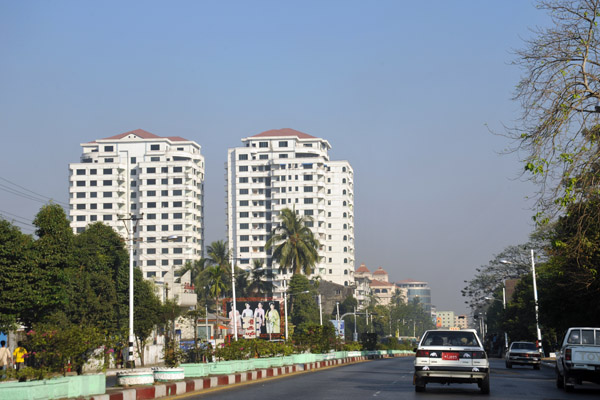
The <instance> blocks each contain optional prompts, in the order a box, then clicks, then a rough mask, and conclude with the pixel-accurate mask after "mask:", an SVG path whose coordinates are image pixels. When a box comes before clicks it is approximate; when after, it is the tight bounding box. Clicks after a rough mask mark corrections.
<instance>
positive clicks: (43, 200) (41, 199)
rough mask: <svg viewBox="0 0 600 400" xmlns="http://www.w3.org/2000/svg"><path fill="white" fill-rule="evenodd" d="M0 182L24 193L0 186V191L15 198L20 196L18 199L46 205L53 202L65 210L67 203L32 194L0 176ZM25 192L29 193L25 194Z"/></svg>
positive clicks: (35, 193)
mask: <svg viewBox="0 0 600 400" xmlns="http://www.w3.org/2000/svg"><path fill="white" fill-rule="evenodd" d="M0 180H2V181H4V182H6V183H8V184H10V185H12V186H15V187H17V188H19V189H22V190H24V191H25V192H23V191H21V190H17V189H15V188H14V187H11V186H7V185H3V184H0V190H4V191H5V192H8V193H12V194H14V195H16V196H20V197H23V198H26V199H29V200H34V201H38V202H41V203H48V202H49V201H52V202H54V203H56V204H59V205H61V206H63V208H65V206H68V204H67V203H64V202H62V201H58V200H56V199H53V198H51V197H48V196H44V195H43V194H40V193H37V192H34V191H33V190H30V189H27V188H26V187H23V186H21V185H19V184H16V183H14V182H12V181H10V180H8V179H6V178H3V177H1V176H0ZM26 192H29V193H26Z"/></svg>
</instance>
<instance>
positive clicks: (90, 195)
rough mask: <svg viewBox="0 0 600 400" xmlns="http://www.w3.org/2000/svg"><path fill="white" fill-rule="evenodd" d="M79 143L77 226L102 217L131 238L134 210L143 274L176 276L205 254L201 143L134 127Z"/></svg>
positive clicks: (72, 193)
mask: <svg viewBox="0 0 600 400" xmlns="http://www.w3.org/2000/svg"><path fill="white" fill-rule="evenodd" d="M81 147H82V148H83V153H82V155H81V157H80V161H79V162H78V163H71V164H69V205H70V211H69V216H70V219H71V226H72V228H73V231H74V232H76V233H79V232H82V231H83V230H84V229H85V228H86V226H87V225H88V224H91V223H94V222H98V221H99V222H103V223H105V224H107V225H109V226H111V227H113V228H114V229H115V230H116V231H117V232H118V233H119V234H120V235H121V236H122V237H123V238H124V239H128V225H129V221H128V220H127V219H128V218H134V219H135V223H134V224H133V225H134V226H135V231H134V264H135V265H136V266H138V267H139V268H140V269H141V270H142V272H143V275H144V277H145V278H148V279H154V280H156V281H158V282H161V281H163V278H165V279H167V280H171V281H172V275H173V271H175V270H176V269H178V268H180V267H182V266H183V265H184V264H185V262H186V261H192V260H196V259H199V258H200V257H201V256H202V254H203V248H204V231H203V229H204V221H203V217H204V210H203V203H204V188H203V187H204V157H203V156H202V154H201V153H200V150H201V149H200V145H199V144H197V143H196V142H194V141H191V140H187V139H184V138H182V137H179V136H170V137H160V136H157V135H154V134H152V133H149V132H146V131H144V130H142V129H137V130H134V131H131V132H125V133H122V134H120V135H116V136H112V137H108V138H105V139H98V140H95V141H93V142H89V143H82V144H81ZM167 274H169V275H167ZM187 292H189V289H188V290H187ZM169 297H171V296H169Z"/></svg>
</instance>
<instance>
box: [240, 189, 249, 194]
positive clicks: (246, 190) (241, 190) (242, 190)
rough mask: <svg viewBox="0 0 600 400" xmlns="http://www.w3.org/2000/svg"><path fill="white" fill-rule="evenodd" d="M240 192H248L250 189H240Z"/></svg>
mask: <svg viewBox="0 0 600 400" xmlns="http://www.w3.org/2000/svg"><path fill="white" fill-rule="evenodd" d="M240 194H248V189H240Z"/></svg>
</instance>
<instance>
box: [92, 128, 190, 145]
mask: <svg viewBox="0 0 600 400" xmlns="http://www.w3.org/2000/svg"><path fill="white" fill-rule="evenodd" d="M129 135H135V136H138V137H139V138H141V139H169V140H171V141H173V142H187V141H188V140H187V139H184V138H182V137H180V136H167V137H162V136H158V135H155V134H154V133H150V132H148V131H145V130H143V129H135V130H133V131H129V132H125V133H120V134H118V135H115V136H111V137H107V138H104V139H100V140H119V139H123V138H124V137H127V136H129Z"/></svg>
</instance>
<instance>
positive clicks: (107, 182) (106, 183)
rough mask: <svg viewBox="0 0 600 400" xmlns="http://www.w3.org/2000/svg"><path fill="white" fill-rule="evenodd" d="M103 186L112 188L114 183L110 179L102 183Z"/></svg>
mask: <svg viewBox="0 0 600 400" xmlns="http://www.w3.org/2000/svg"><path fill="white" fill-rule="evenodd" d="M102 185H103V186H112V181H111V180H110V179H106V180H104V181H102Z"/></svg>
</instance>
